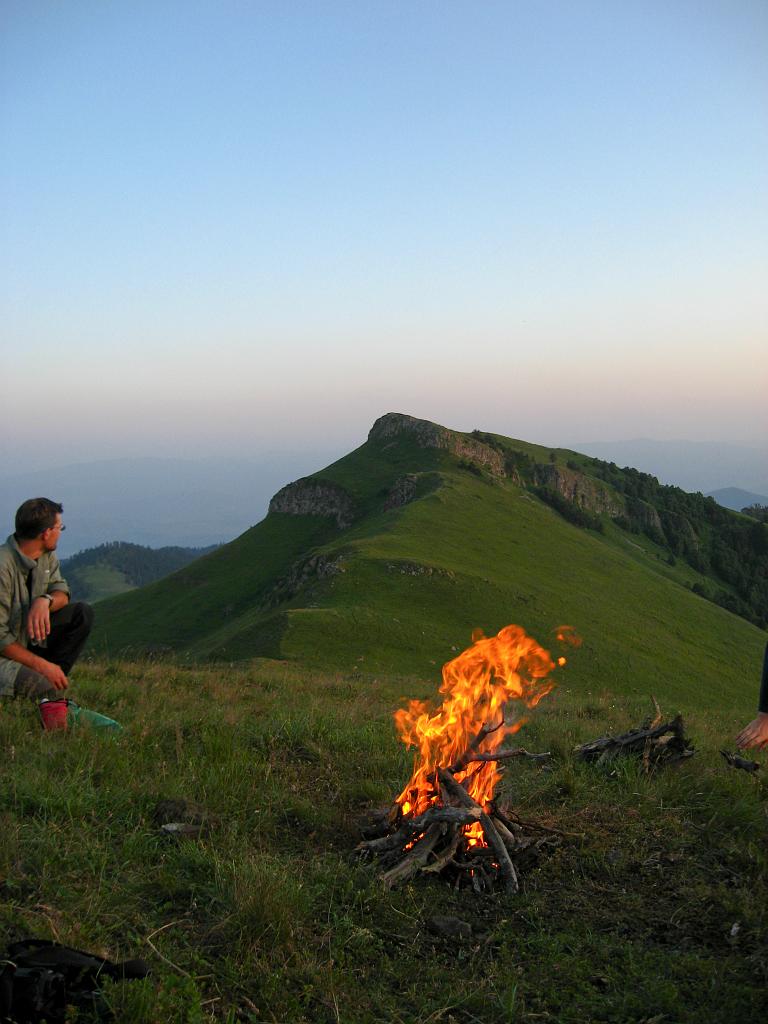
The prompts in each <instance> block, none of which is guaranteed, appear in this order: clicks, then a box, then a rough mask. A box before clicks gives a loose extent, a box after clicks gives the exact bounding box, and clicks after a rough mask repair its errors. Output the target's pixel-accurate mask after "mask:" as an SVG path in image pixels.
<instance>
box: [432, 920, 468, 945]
mask: <svg viewBox="0 0 768 1024" xmlns="http://www.w3.org/2000/svg"><path fill="white" fill-rule="evenodd" d="M426 925H427V928H428V929H429V931H430V932H431V933H432V934H433V935H436V936H437V937H438V938H439V939H471V938H472V925H471V924H470V923H469V921H462V920H461V918H460V917H449V916H443V915H442V914H435V915H434V916H433V917H428V918H427V920H426Z"/></svg>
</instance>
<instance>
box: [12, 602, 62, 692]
mask: <svg viewBox="0 0 768 1024" xmlns="http://www.w3.org/2000/svg"><path fill="white" fill-rule="evenodd" d="M65 603H66V602H65ZM46 604H47V602H46ZM0 655H2V657H3V658H8V659H9V660H10V661H18V663H19V664H20V665H24V667H25V668H31V669H32V671H33V672H39V673H40V675H41V676H45V678H46V679H47V680H48V682H49V683H50V684H51V685H52V686H53V687H55V689H57V690H66V688H67V687H68V686H69V680H68V679H67V677H66V675H65V674H64V672H63V671H62V670H61V669H60V668H59V666H58V665H54V664H53V662H52V661H46V660H45V658H41V657H39V655H37V654H34V653H33V652H32V651H28V650H27V648H26V647H23V646H22V645H21V644H17V643H12V644H8V645H7V646H6V647H3V649H2V650H1V651H0Z"/></svg>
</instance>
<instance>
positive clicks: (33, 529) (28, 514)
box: [16, 498, 64, 540]
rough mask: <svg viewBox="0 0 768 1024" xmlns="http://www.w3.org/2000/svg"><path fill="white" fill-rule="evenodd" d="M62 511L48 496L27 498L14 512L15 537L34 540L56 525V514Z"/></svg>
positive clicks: (62, 508) (60, 506) (56, 502)
mask: <svg viewBox="0 0 768 1024" xmlns="http://www.w3.org/2000/svg"><path fill="white" fill-rule="evenodd" d="M63 511H64V507H63V506H62V505H60V504H59V503H58V501H51V499H50V498H29V499H28V500H27V501H25V502H24V504H23V505H19V508H18V510H17V512H16V539H17V540H34V539H35V537H39V536H40V534H41V533H45V531H46V530H50V529H51V527H53V526H55V525H56V516H57V515H58V514H59V513H60V512H63Z"/></svg>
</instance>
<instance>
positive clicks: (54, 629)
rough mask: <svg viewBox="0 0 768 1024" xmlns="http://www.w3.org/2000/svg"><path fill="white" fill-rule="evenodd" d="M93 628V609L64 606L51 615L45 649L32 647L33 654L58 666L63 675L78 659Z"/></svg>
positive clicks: (86, 605)
mask: <svg viewBox="0 0 768 1024" xmlns="http://www.w3.org/2000/svg"><path fill="white" fill-rule="evenodd" d="M92 626H93V608H91V606H90V605H89V604H84V603H82V602H79V601H78V602H75V603H74V604H72V603H70V604H65V605H64V607H63V608H60V609H59V610H58V611H57V612H54V613H53V614H52V615H51V632H50V633H49V634H48V641H47V643H46V645H45V647H33V648H32V649H33V650H34V652H35V654H37V655H38V657H40V658H44V659H45V660H46V661H51V662H53V664H54V665H58V666H59V668H60V669H61V670H62V672H64V674H65V675H69V673H70V672H71V671H72V666H73V665H74V664H75V662H76V661H77V659H78V658H79V657H80V652H81V651H82V649H83V647H85V641H86V640H87V639H88V634H89V633H90V632H91V627H92Z"/></svg>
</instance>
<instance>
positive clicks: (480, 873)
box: [357, 728, 563, 894]
mask: <svg viewBox="0 0 768 1024" xmlns="http://www.w3.org/2000/svg"><path fill="white" fill-rule="evenodd" d="M492 731H494V730H493V729H492V728H486V729H484V730H483V731H482V733H481V735H480V736H479V737H478V739H477V740H476V741H475V743H474V744H473V745H472V748H470V750H469V751H468V752H467V754H465V755H464V757H462V758H461V759H460V760H459V761H458V762H457V763H456V764H454V765H452V766H451V767H450V768H438V769H437V772H436V774H435V777H434V780H433V785H434V791H435V802H434V803H433V804H432V805H431V806H430V807H429V808H428V810H426V811H425V812H424V813H423V814H420V815H418V816H417V817H408V816H406V815H403V814H402V812H401V811H400V808H399V806H397V805H396V806H395V808H394V814H390V815H389V816H388V818H387V819H383V820H382V821H381V822H380V823H379V825H378V826H374V827H373V828H369V829H368V830H367V838H366V839H364V840H363V842H361V843H360V844H359V846H358V847H357V851H358V853H359V854H360V856H361V857H363V858H376V859H377V861H378V863H379V864H380V865H381V867H382V868H383V872H382V876H381V877H382V881H383V882H384V884H385V885H386V886H389V887H391V886H394V885H398V884H400V883H402V882H406V881H408V880H409V879H411V878H413V877H414V876H415V875H417V874H425V875H434V874H440V875H441V876H442V877H445V878H446V879H447V880H448V881H450V882H451V884H453V885H454V886H455V888H457V889H458V888H461V887H467V888H471V889H473V890H474V891H475V892H476V893H478V894H480V893H483V892H492V891H494V890H495V889H496V888H498V887H499V886H501V887H502V888H503V889H504V890H505V891H506V892H508V893H515V892H517V891H518V890H519V888H520V881H519V879H520V872H521V870H525V869H526V868H527V867H529V866H530V865H531V864H532V863H534V862H535V861H536V860H537V859H538V857H539V856H540V855H541V853H542V851H543V849H544V848H546V847H553V846H557V845H558V844H559V841H560V837H561V836H562V835H563V833H560V832H558V831H557V830H555V829H549V828H546V827H544V826H542V825H536V824H534V823H532V822H522V821H520V819H519V818H518V817H517V816H516V815H514V814H511V813H504V812H503V811H502V810H501V809H500V808H499V807H498V806H497V805H496V804H495V803H491V804H488V805H486V806H485V807H481V806H480V804H478V803H477V802H476V801H475V800H474V799H473V798H472V797H471V796H470V795H469V793H468V792H467V789H466V787H465V785H464V784H463V783H462V782H458V781H457V779H456V778H455V775H456V774H457V773H458V772H461V771H464V770H465V769H466V768H467V766H468V765H469V764H471V763H472V762H474V761H479V762H487V761H499V760H508V759H509V758H512V757H527V758H531V759H534V760H545V759H547V758H548V757H549V754H529V753H528V752H527V751H526V750H523V749H515V750H509V749H502V750H498V751H496V752H495V753H477V752H476V747H477V746H479V744H480V742H481V741H482V739H484V738H485V737H486V736H487V735H488V734H489V733H490V732H492ZM466 781H467V779H465V780H464V782H466ZM477 822H479V823H480V827H481V828H482V832H483V837H484V842H485V845H484V844H483V843H481V842H475V843H470V841H469V838H468V836H467V834H466V829H467V826H469V825H474V824H475V823H477Z"/></svg>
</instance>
